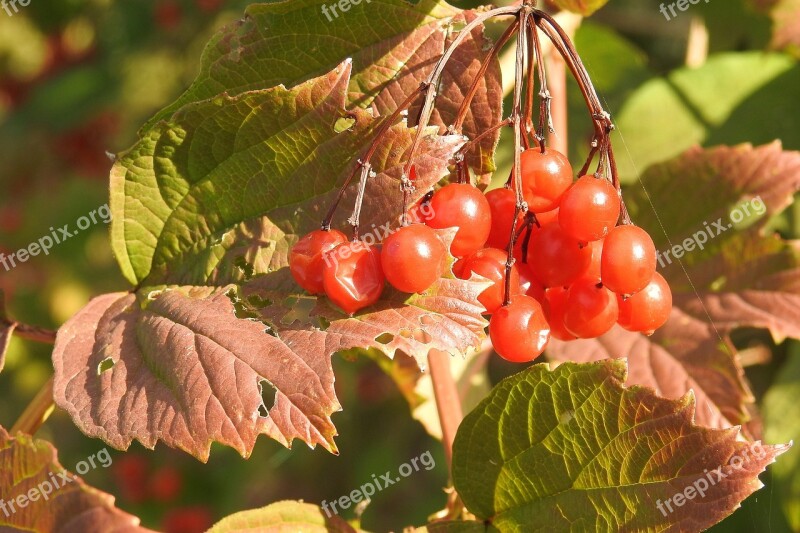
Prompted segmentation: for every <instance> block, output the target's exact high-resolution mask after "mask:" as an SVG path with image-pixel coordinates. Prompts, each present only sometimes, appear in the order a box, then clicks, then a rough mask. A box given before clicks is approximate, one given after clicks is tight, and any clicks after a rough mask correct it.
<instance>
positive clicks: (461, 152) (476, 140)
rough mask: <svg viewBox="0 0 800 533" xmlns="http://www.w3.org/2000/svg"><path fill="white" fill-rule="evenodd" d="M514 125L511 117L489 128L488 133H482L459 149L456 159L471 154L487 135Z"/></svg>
mask: <svg viewBox="0 0 800 533" xmlns="http://www.w3.org/2000/svg"><path fill="white" fill-rule="evenodd" d="M513 123H514V120H513V119H512V118H511V117H509V118H507V119H504V120H502V121H500V122H498V123H497V124H495V125H494V126H492V127H491V128H488V129H487V130H486V131H484V132H482V133H481V134H480V135H478V136H477V137H475V138H474V139H471V140H470V141H469V142H467V143H464V146H462V147H461V148H459V150H458V152H456V158H458V157H459V155H461V156H463V155H464V154H466V153H467V152H469V151H470V150H472V149H473V148H475V147H476V146H477V145H478V144H479V143H480V142H481V141H482V140H483V139H484V137H486V136H487V135H491V134H492V133H494V132H495V131H497V130H499V129H502V128H505V127H506V126H510V125H511V124H513Z"/></svg>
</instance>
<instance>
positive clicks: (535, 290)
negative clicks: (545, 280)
mask: <svg viewBox="0 0 800 533" xmlns="http://www.w3.org/2000/svg"><path fill="white" fill-rule="evenodd" d="M514 267H516V269H517V270H518V271H519V287H520V289H521V291H522V293H523V294H527V295H528V296H530V297H531V298H533V299H535V300H536V301H537V302H539V303H540V304H543V303H544V287H542V284H541V283H539V281H537V279H536V277H535V276H534V275H533V272H532V271H531V267H529V266H528V265H526V264H525V263H520V262H517V263H515V264H514Z"/></svg>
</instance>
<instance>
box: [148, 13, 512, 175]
mask: <svg viewBox="0 0 800 533" xmlns="http://www.w3.org/2000/svg"><path fill="white" fill-rule="evenodd" d="M347 5H348V6H349V7H348V10H347V11H346V12H340V11H338V10H337V4H336V3H335V2H330V1H328V0H293V1H291V2H270V3H264V4H253V5H251V6H249V7H248V8H247V11H246V13H245V16H244V18H243V19H241V20H240V21H237V22H234V23H232V24H230V25H228V26H226V27H225V28H223V29H222V30H221V31H220V32H219V33H217V34H216V35H215V36H214V37H213V38H212V39H211V41H210V42H209V44H208V45H207V47H206V49H205V52H204V53H203V57H202V64H201V68H200V74H199V75H198V77H197V79H196V80H195V81H194V82H193V83H192V85H191V87H189V89H188V90H187V91H186V93H184V94H183V95H182V96H181V97H180V98H178V100H176V101H175V102H173V103H172V104H171V105H169V106H167V107H166V108H164V109H163V110H162V111H160V112H159V113H158V114H157V115H156V116H155V117H154V118H153V119H151V120H150V121H149V122H148V123H147V124H146V125H145V128H144V130H143V131H146V130H148V129H151V128H153V127H155V126H156V124H157V123H158V121H160V120H168V119H169V117H170V116H171V115H172V114H173V113H175V112H176V111H177V110H178V109H180V108H181V107H183V106H185V105H186V104H189V103H194V102H198V101H201V100H206V99H209V98H213V97H215V96H216V95H219V94H222V93H223V92H225V93H227V94H228V95H229V96H235V95H238V94H241V93H243V92H246V91H254V90H261V89H266V88H269V87H275V86H277V85H285V86H287V87H291V86H293V85H296V84H298V83H301V82H304V81H307V80H308V79H310V78H313V77H316V76H321V75H322V74H324V73H326V72H328V71H329V70H331V69H333V68H334V67H336V65H338V64H340V63H341V62H343V61H345V60H346V59H348V58H352V61H353V77H352V79H351V80H350V82H349V86H348V97H347V103H348V106H350V105H356V106H359V107H362V108H368V107H374V108H375V110H376V111H377V112H378V113H379V114H381V115H386V114H388V113H391V112H392V111H394V110H395V109H396V107H397V105H399V104H400V103H401V102H403V101H404V100H405V99H406V98H407V97H408V96H410V95H411V94H412V93H413V92H414V91H415V90H417V89H418V88H419V85H420V83H421V82H422V81H423V80H424V79H425V77H426V76H427V75H428V74H429V73H430V70H431V69H432V68H433V65H434V64H435V62H436V61H437V60H438V56H440V55H441V54H442V53H443V52H444V49H445V46H446V45H447V43H448V42H450V41H451V40H452V38H453V34H454V33H455V32H456V31H458V28H459V27H460V26H462V25H463V23H464V22H465V21H469V20H472V18H474V16H475V15H474V12H471V11H461V10H460V9H457V8H454V7H452V6H450V5H448V4H447V3H446V2H441V1H438V0H421V1H417V2H409V1H407V0H370V1H369V2H360V3H358V4H356V3H355V2H353V3H352V4H347ZM331 10H332V11H331ZM489 45H490V42H489V41H488V39H487V38H486V37H484V36H483V29H482V28H478V29H476V30H475V31H474V32H473V34H472V36H471V37H470V38H468V39H467V40H466V41H465V42H464V43H463V44H462V45H461V46H460V47H459V49H458V50H457V52H456V54H455V55H454V58H453V61H452V62H451V63H450V64H449V65H448V67H447V70H446V71H445V75H444V80H443V81H444V83H443V85H442V90H441V92H440V98H439V104H440V105H439V106H438V112H439V113H440V114H441V115H436V116H435V117H434V119H435V120H436V121H437V123H438V125H440V126H448V125H450V124H451V123H452V121H453V119H454V118H455V112H456V108H457V106H456V104H457V103H460V102H461V100H462V97H463V94H464V91H465V90H466V89H465V88H466V87H467V86H468V84H470V83H471V82H472V80H473V78H474V77H475V74H476V73H477V70H478V68H479V60H481V59H483V58H485V57H486V56H487V54H488V49H489V48H490V46H489ZM501 111H502V89H501V85H500V66H499V63H498V62H497V61H496V60H495V61H494V62H493V63H492V64H491V65H490V68H489V70H488V71H487V74H486V76H484V77H483V79H482V80H481V82H480V84H479V91H478V93H477V96H476V99H475V105H473V106H472V107H471V108H470V111H469V115H468V116H467V119H466V121H465V130H464V133H465V134H466V135H468V136H470V137H474V136H475V135H477V134H479V133H481V132H482V131H484V130H486V129H488V128H489V127H490V126H492V125H493V124H495V123H497V122H499V121H500V115H501ZM498 139H499V133H498V134H497V135H493V136H492V135H490V136H489V138H488V139H487V140H486V142H484V143H482V144H481V150H477V151H476V153H475V154H474V155H471V156H470V159H469V162H470V165H471V166H472V167H473V168H474V169H475V170H476V171H477V172H479V173H481V174H483V173H487V172H491V171H492V170H494V163H493V152H494V147H495V145H496V144H497V140H498Z"/></svg>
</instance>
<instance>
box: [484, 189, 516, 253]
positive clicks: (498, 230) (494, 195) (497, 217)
mask: <svg viewBox="0 0 800 533" xmlns="http://www.w3.org/2000/svg"><path fill="white" fill-rule="evenodd" d="M486 201H487V202H489V209H491V213H492V228H491V231H490V232H489V238H488V239H487V240H486V247H487V248H499V249H501V250H505V249H506V248H507V247H508V243H509V241H510V240H511V226H512V225H513V224H514V213H515V212H516V208H517V195H516V194H514V191H512V190H511V189H494V190H492V191H489V192H487V193H486Z"/></svg>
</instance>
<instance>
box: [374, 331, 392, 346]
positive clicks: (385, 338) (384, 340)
mask: <svg viewBox="0 0 800 533" xmlns="http://www.w3.org/2000/svg"><path fill="white" fill-rule="evenodd" d="M375 340H376V341H377V342H379V343H381V344H389V343H390V342H392V341H393V340H394V335H392V334H391V333H381V334H380V335H378V336H377V337H375Z"/></svg>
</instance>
